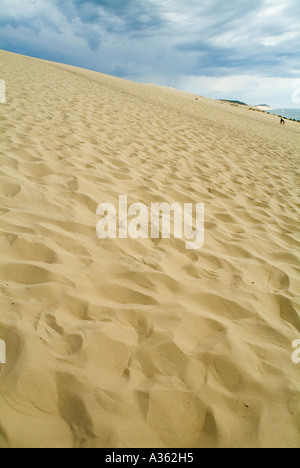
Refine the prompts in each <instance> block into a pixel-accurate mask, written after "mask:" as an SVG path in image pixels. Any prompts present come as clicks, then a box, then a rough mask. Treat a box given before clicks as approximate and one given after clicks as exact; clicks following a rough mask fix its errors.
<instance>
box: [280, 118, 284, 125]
mask: <svg viewBox="0 0 300 468" xmlns="http://www.w3.org/2000/svg"><path fill="white" fill-rule="evenodd" d="M280 125H285V121H284V120H283V118H282V117H281V119H280Z"/></svg>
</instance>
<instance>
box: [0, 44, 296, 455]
mask: <svg viewBox="0 0 300 468" xmlns="http://www.w3.org/2000/svg"><path fill="white" fill-rule="evenodd" d="M0 69H1V71H0V79H4V80H5V81H6V83H7V99H8V100H7V104H6V105H0V122H1V134H0V138H1V141H0V151H1V163H2V168H1V179H0V182H1V187H0V190H1V196H2V200H1V218H0V230H1V252H2V257H1V267H0V280H1V281H0V287H1V316H0V339H5V340H6V343H7V347H8V356H7V361H8V362H7V364H6V365H2V366H1V367H0V446H1V447H28V446H30V447H42V446H45V447H135V446H137V447H151V446H152V447H174V448H175V447H267V446H268V447H269V446H272V447H273V446H275V447H276V446H279V447H300V405H299V402H300V365H298V366H297V365H295V364H293V362H292V360H291V355H292V347H291V343H292V341H293V340H295V339H297V338H300V319H299V309H300V300H299V292H300V284H299V283H300V282H299V269H300V249H299V246H300V238H299V211H300V210H299V207H300V202H299V186H300V180H299V153H300V151H299V150H300V124H296V123H292V122H288V123H287V124H286V126H285V127H284V128H283V127H280V125H279V119H278V118H277V117H275V116H269V115H266V114H261V113H256V112H253V111H248V110H247V109H243V108H239V107H234V106H230V105H229V104H221V103H217V102H214V101H210V100H207V99H203V98H199V99H198V100H197V101H196V97H195V96H191V95H188V94H185V93H181V92H178V91H173V90H168V89H161V88H158V87H156V86H150V85H138V84H134V83H130V82H126V81H122V80H118V79H115V78H111V77H107V76H103V75H100V74H97V73H93V72H89V71H84V70H79V69H76V68H73V67H67V66H64V65H56V64H51V63H47V62H43V61H38V60H34V59H30V58H25V57H22V56H17V55H13V54H9V53H6V52H0ZM119 194H127V195H128V197H129V201H130V202H135V201H139V202H142V203H151V202H155V201H167V202H171V201H177V202H180V203H183V202H193V203H196V202H204V203H205V204H206V233H205V234H206V240H205V246H204V248H203V249H202V250H200V251H187V250H185V248H184V242H183V241H182V240H176V241H175V240H174V239H171V240H153V241H152V240H139V241H134V240H107V241H101V240H99V239H97V237H96V229H95V228H96V223H97V220H98V219H97V217H96V208H97V205H98V204H99V203H100V202H103V201H107V202H113V203H117V200H118V197H119Z"/></svg>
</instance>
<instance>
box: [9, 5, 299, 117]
mask: <svg viewBox="0 0 300 468" xmlns="http://www.w3.org/2000/svg"><path fill="white" fill-rule="evenodd" d="M299 24H300V1H299V0H280V1H279V0H230V1H229V2H227V1H225V0H88V1H87V0H0V48H1V49H4V50H8V51H11V52H16V53H20V54H24V55H29V56H33V57H38V58H42V59H47V60H53V61H56V62H63V63H68V64H70V65H75V66H79V67H82V68H89V69H92V70H95V71H99V72H102V73H106V74H109V75H114V76H118V77H120V78H125V79H128V80H132V81H138V82H141V83H156V84H159V85H162V86H170V87H173V88H177V89H181V90H183V91H188V92H191V93H195V94H200V95H202V96H207V97H211V98H214V99H237V100H240V101H243V102H247V103H248V104H253V105H255V104H269V105H271V106H272V107H274V108H279V107H282V108H300V27H299ZM0 78H1V63H0Z"/></svg>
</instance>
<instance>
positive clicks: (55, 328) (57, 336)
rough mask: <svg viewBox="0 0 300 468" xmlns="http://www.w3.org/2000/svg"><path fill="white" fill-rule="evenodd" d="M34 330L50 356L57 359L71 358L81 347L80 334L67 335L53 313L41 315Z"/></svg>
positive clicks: (81, 338)
mask: <svg viewBox="0 0 300 468" xmlns="http://www.w3.org/2000/svg"><path fill="white" fill-rule="evenodd" d="M35 328H36V331H37V334H38V336H39V337H40V338H41V340H43V342H44V343H45V344H46V346H47V348H48V349H49V351H50V352H51V354H53V355H54V356H55V357H56V358H58V359H66V358H69V357H72V356H74V355H75V354H77V353H78V352H79V351H80V350H81V349H82V347H83V336H82V334H81V333H80V332H76V333H68V332H67V330H66V329H65V328H64V327H63V326H62V325H59V323H58V321H57V319H56V317H55V315H53V313H50V312H49V313H43V314H42V315H41V316H40V318H39V319H38V321H37V324H36V327H35Z"/></svg>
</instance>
